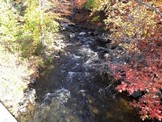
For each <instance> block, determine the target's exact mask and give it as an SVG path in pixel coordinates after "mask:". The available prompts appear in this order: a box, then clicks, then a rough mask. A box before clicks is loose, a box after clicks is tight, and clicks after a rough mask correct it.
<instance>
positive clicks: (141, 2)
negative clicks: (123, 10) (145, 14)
mask: <svg viewBox="0 0 162 122" xmlns="http://www.w3.org/2000/svg"><path fill="white" fill-rule="evenodd" d="M136 1H137V2H138V3H140V4H142V5H145V6H147V7H148V8H150V9H151V10H153V11H155V12H156V13H157V14H159V15H160V17H161V18H162V12H160V11H159V10H158V9H157V8H155V7H153V6H151V5H150V4H148V3H145V2H143V1H142V0H136Z"/></svg>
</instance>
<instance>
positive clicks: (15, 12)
mask: <svg viewBox="0 0 162 122" xmlns="http://www.w3.org/2000/svg"><path fill="white" fill-rule="evenodd" d="M45 2H46V3H48V7H49V8H47V5H46V7H43V6H42V5H41V3H39V2H38V1H37V0H25V1H19V2H18V3H17V2H15V1H10V2H8V3H7V2H5V1H3V2H2V3H3V4H1V5H3V6H6V7H1V10H0V14H1V16H2V19H1V20H0V28H1V29H3V30H5V31H3V32H2V34H1V42H2V43H3V44H4V43H5V44H4V45H5V47H6V48H7V49H9V51H12V52H15V51H19V52H21V53H22V56H24V57H29V56H30V55H33V54H36V55H40V54H41V53H42V50H43V46H44V45H45V44H46V43H47V42H48V41H49V40H52V39H51V38H48V34H49V33H53V32H56V31H57V30H58V25H59V24H58V23H57V22H56V21H55V19H56V18H58V16H53V15H52V14H50V13H49V12H45V11H47V9H50V6H51V5H50V3H49V2H48V1H45ZM3 9H4V10H3ZM4 19H5V21H4Z"/></svg>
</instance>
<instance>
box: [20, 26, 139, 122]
mask: <svg viewBox="0 0 162 122" xmlns="http://www.w3.org/2000/svg"><path fill="white" fill-rule="evenodd" d="M73 31H74V32H71V31H68V30H66V31H64V32H63V35H64V36H62V37H56V38H55V41H56V40H59V39H61V40H63V42H62V45H66V47H64V51H62V52H59V53H58V57H57V58H55V59H54V61H53V63H52V64H51V65H49V66H48V67H47V69H46V71H42V73H41V74H40V78H39V79H38V82H37V84H36V85H35V86H33V87H34V88H35V89H36V92H37V100H36V105H35V107H34V108H31V109H29V112H28V113H26V114H24V115H21V116H20V117H19V118H18V120H19V121H20V122H141V120H140V119H139V116H138V113H137V112H135V111H134V110H133V108H132V107H130V105H129V103H128V100H126V99H125V98H124V97H122V96H120V95H119V94H117V92H116V91H114V90H113V89H114V86H112V87H111V88H110V89H108V90H105V88H106V87H107V86H108V85H109V84H110V83H112V82H113V81H111V80H109V78H105V79H103V78H101V76H99V74H98V72H99V71H100V69H101V68H102V63H103V59H101V52H99V50H98V47H99V44H98V43H97V42H96V40H95V39H94V34H92V32H87V31H85V30H80V31H75V29H74V30H73ZM70 34H75V38H69V37H68V36H69V35H70ZM106 79H107V80H106Z"/></svg>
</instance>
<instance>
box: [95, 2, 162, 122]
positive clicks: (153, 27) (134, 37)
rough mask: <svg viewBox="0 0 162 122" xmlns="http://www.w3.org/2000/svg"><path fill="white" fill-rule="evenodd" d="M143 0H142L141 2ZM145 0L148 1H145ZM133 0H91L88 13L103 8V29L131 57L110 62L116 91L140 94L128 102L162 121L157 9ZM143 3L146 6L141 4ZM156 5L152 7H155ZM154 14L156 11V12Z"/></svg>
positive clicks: (161, 74) (147, 114) (160, 63)
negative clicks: (115, 81) (128, 60)
mask: <svg viewBox="0 0 162 122" xmlns="http://www.w3.org/2000/svg"><path fill="white" fill-rule="evenodd" d="M142 2H143V1H142ZM145 2H146V1H145ZM147 2H148V1H147ZM139 3H141V2H136V1H134V0H132V1H127V0H116V1H113V0H95V1H94V3H93V6H92V13H95V12H97V11H104V12H105V15H106V16H107V19H105V24H106V28H107V29H109V30H110V38H111V40H112V42H113V43H115V44H118V45H120V46H122V47H123V48H125V49H127V51H128V52H129V55H130V57H131V61H130V62H129V63H128V64H125V65H123V64H111V63H110V68H111V69H112V71H113V76H114V78H115V79H116V80H120V81H121V84H120V85H118V86H117V87H116V89H117V90H118V92H123V91H127V92H128V94H129V95H132V94H133V93H135V92H136V91H141V92H142V93H143V94H144V95H142V96H141V97H140V98H138V99H137V100H136V101H134V102H132V103H131V104H132V105H133V106H134V107H137V108H139V110H140V112H139V113H140V115H141V118H142V119H143V120H144V119H146V118H151V119H157V120H159V121H161V120H162V113H161V111H162V105H161V99H162V70H161V67H162V62H161V61H162V58H161V57H162V53H161V52H162V48H161V46H162V42H161V38H162V35H161V26H159V25H158V23H160V16H159V15H158V14H159V12H156V11H155V10H154V11H152V10H153V9H150V7H148V6H147V5H149V6H150V5H151V4H153V5H157V3H156V2H155V1H154V2H153V1H151V0H150V1H149V2H148V3H150V4H147V3H146V4H147V5H146V4H143V3H141V4H139ZM144 5H146V6H144ZM155 7H156V6H155ZM155 12H156V13H158V14H156V13H155Z"/></svg>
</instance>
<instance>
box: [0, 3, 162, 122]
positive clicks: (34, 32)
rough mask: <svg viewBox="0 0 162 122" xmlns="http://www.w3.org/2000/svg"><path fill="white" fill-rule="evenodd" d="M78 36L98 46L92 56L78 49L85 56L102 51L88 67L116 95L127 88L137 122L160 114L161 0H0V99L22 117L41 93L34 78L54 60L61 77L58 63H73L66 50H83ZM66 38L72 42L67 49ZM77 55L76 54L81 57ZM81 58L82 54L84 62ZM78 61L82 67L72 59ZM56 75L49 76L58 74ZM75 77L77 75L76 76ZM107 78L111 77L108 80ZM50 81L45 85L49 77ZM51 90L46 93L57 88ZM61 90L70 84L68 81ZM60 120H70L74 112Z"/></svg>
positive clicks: (13, 112)
mask: <svg viewBox="0 0 162 122" xmlns="http://www.w3.org/2000/svg"><path fill="white" fill-rule="evenodd" d="M88 34H89V35H90V36H89V35H88ZM67 35H68V36H67ZM79 39H80V40H81V43H79V44H80V45H81V44H82V43H89V45H90V46H89V47H93V48H94V46H93V44H92V45H91V43H94V45H95V46H96V47H98V48H96V47H95V49H93V48H92V50H93V51H94V53H92V55H91V56H89V55H87V56H86V55H84V54H82V55H81V58H82V57H86V58H87V57H88V56H89V57H88V58H89V59H91V58H92V57H93V56H94V55H98V54H100V55H103V57H104V59H102V58H101V59H100V57H102V56H98V57H99V59H98V57H97V58H96V57H95V56H94V59H93V60H92V61H94V64H95V61H96V60H97V61H98V62H99V63H96V64H95V65H93V66H94V67H95V68H94V69H93V68H91V70H94V71H95V72H100V73H99V74H100V75H102V76H100V79H99V80H101V82H103V81H102V79H104V81H105V82H106V84H107V83H108V84H107V87H106V88H108V89H109V87H111V89H112V91H115V92H116V94H123V93H124V94H126V96H127V97H128V98H130V99H131V100H130V101H129V104H130V106H132V107H133V109H135V110H136V111H138V114H139V117H140V119H141V120H142V121H147V120H149V121H152V122H153V121H162V0H72V1H70V0H1V4H0V53H1V54H0V68H1V71H0V82H1V85H0V101H1V102H2V103H3V104H4V105H5V106H6V107H7V108H8V109H9V111H10V112H11V113H12V115H14V116H15V117H16V118H17V117H18V118H19V114H21V113H23V112H24V109H22V108H23V107H24V106H25V107H27V106H28V105H29V104H33V106H34V104H35V102H37V101H36V100H37V99H36V97H35V95H37V92H40V93H42V92H41V88H42V89H45V88H44V87H46V85H44V84H45V83H42V85H38V86H37V84H39V80H40V81H41V79H42V78H44V74H46V71H47V70H48V69H49V67H50V66H51V65H52V64H54V65H53V67H56V69H55V68H53V70H51V69H50V71H51V72H52V71H53V73H54V74H56V75H53V77H54V76H56V77H64V72H66V70H65V71H64V72H63V73H62V74H61V71H62V70H63V68H62V67H61V64H65V67H66V68H67V70H68V71H69V70H71V69H74V67H73V68H72V67H70V66H68V65H71V66H72V64H71V63H74V62H73V59H72V58H71V60H70V59H69V58H68V55H69V57H70V53H74V56H75V55H79V56H80V53H77V51H78V50H79V49H80V48H82V47H79V46H78V45H77V43H76V40H79ZM84 39H85V40H84ZM86 39H87V40H86ZM67 40H69V41H68V42H67ZM89 40H92V42H89ZM94 41H96V42H94ZM75 43H76V44H75ZM68 44H69V45H70V44H71V45H72V46H71V47H70V48H68V46H69V45H68ZM60 45H61V46H60ZM101 45H102V46H101ZM77 46H78V47H77ZM82 46H85V45H84V44H83V45H82ZM99 46H100V47H99ZM89 47H88V49H89ZM76 48H78V50H75V49H76ZM86 49H87V47H86ZM88 49H87V51H86V53H88ZM90 49H91V48H90ZM68 51H69V52H68ZM70 51H71V52H70ZM115 51H116V52H115ZM89 52H90V51H89ZM91 52H92V51H91ZM79 56H78V57H77V56H75V58H76V59H79V58H80V57H79ZM105 57H106V58H105ZM64 58H65V59H64ZM86 58H83V60H87V62H88V61H89V60H88V59H86ZM58 60H61V61H60V62H61V63H58V62H59V61H58ZM57 61H58V62H57ZM68 61H69V63H67V66H66V62H68ZM92 61H91V62H92ZM97 61H96V62H97ZM55 62H56V63H55ZM70 62H71V63H70ZM80 62H81V61H80ZM87 62H86V63H87ZM91 62H90V63H89V62H88V63H89V64H88V66H87V67H90V66H91ZM86 63H84V64H86ZM55 64H56V65H55ZM86 65H87V64H86ZM75 66H76V67H77V66H78V67H77V68H78V69H79V68H84V66H80V65H77V63H76V64H75ZM57 67H59V68H58V71H57ZM101 67H102V68H101ZM103 67H104V68H103ZM105 67H106V68H105ZM61 68H62V69H61ZM68 68H69V69H68ZM77 68H76V69H77ZM54 69H55V70H56V71H55V70H54ZM78 69H77V73H78V72H79V73H80V72H81V73H83V77H85V78H86V77H87V76H84V73H86V72H88V73H91V72H90V71H87V70H83V71H80V70H78ZM96 69H97V71H96ZM98 70H100V71H98ZM50 71H49V72H50ZM47 72H48V71H47ZM57 73H58V74H59V75H58V76H57ZM67 73H68V74H69V73H70V74H69V75H70V76H69V77H70V78H73V77H74V78H75V75H74V72H73V71H71V72H70V71H69V72H67ZM42 74H43V76H42ZM49 75H50V73H49ZM91 75H94V74H93V73H92V74H91ZM45 77H46V76H45ZM48 77H49V76H48ZM51 77H52V76H51ZM53 77H52V78H53ZM56 77H55V78H53V79H56V80H57V78H56ZM80 77H81V76H79V75H78V76H77V75H76V79H77V78H78V79H79V78H80ZM103 77H104V78H103ZM65 78H66V77H65ZM76 79H75V80H76ZM110 79H111V80H112V79H113V80H112V81H113V82H109V81H110ZM48 80H49V79H48ZM66 80H67V78H66ZM60 82H61V81H60ZM35 84H36V85H35ZM53 84H55V83H53ZM57 84H59V83H56V85H57ZM65 84H66V83H65ZM69 84H70V83H69ZM85 84H86V83H85ZM56 85H54V87H57V86H56ZM72 85H73V84H72ZM35 86H36V87H35ZM47 86H48V87H49V89H50V84H49V85H47ZM65 86H68V84H67V85H65ZM74 86H75V85H74ZM38 87H39V88H38ZM40 87H41V88H40ZM79 87H80V86H79ZM90 87H93V86H88V88H90ZM35 88H36V89H35ZM68 88H69V89H68ZM81 88H82V87H81ZM83 88H84V85H83ZM37 89H38V91H37ZM49 89H48V90H45V93H46V92H47V91H48V92H51V91H52V90H56V89H57V88H56V89H52V90H51V89H50V90H51V91H50V90H49ZM66 89H68V90H70V89H71V87H66ZM73 89H75V88H73ZM97 89H98V88H97ZM80 91H81V90H80ZM27 92H28V93H30V95H31V92H32V94H33V95H34V97H32V98H31V97H30V95H29V97H26V98H25V95H26V94H27ZM81 92H85V91H81ZM89 92H94V91H93V90H92V91H89ZM57 93H60V91H59V92H57ZM66 93H67V91H66ZM72 93H73V92H72V91H71V94H72ZM85 93H86V92H85ZM82 94H84V93H82ZM93 94H95V93H93ZM96 94H97V93H96ZM3 96H6V97H3ZM26 96H27V95H26ZM38 96H39V95H38ZM54 96H55V97H56V96H57V95H56V94H55V95H54ZM74 96H75V95H74ZM92 96H93V95H92ZM94 96H95V95H94ZM94 96H93V97H94ZM83 97H84V95H83ZM24 98H25V103H26V104H25V105H20V103H23V104H24ZM42 98H44V97H42ZM27 99H30V100H27ZM31 99H32V100H31ZM51 99H52V97H51ZM68 99H70V98H68ZM78 99H80V98H78ZM15 101H16V102H15ZM69 101H70V100H69ZM76 104H77V103H76ZM89 104H90V103H89ZM22 106H23V107H22ZM81 109H82V108H81ZM90 110H92V112H94V111H95V112H94V116H95V115H96V116H97V113H98V112H97V113H96V111H97V110H96V109H91V108H90ZM90 110H89V111H90ZM112 116H113V115H112ZM94 118H95V117H94ZM59 120H60V122H62V121H67V122H71V121H72V120H73V119H70V120H66V119H65V120H61V119H59ZM97 120H98V119H97ZM97 120H96V122H98V121H100V120H98V121H97ZM20 121H22V120H21V119H20ZM43 121H45V120H42V122H43ZM48 121H49V122H50V120H48ZM73 121H74V122H77V120H73ZM82 121H85V122H86V121H93V120H91V119H85V120H84V119H83V120H82ZM102 121H103V122H106V121H107V120H102ZM116 121H117V120H116ZM22 122H23V121H22ZM24 122H26V121H24ZM31 122H32V121H31ZM33 122H36V121H33ZM94 122H95V121H94ZM125 122H126V121H125Z"/></svg>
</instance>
